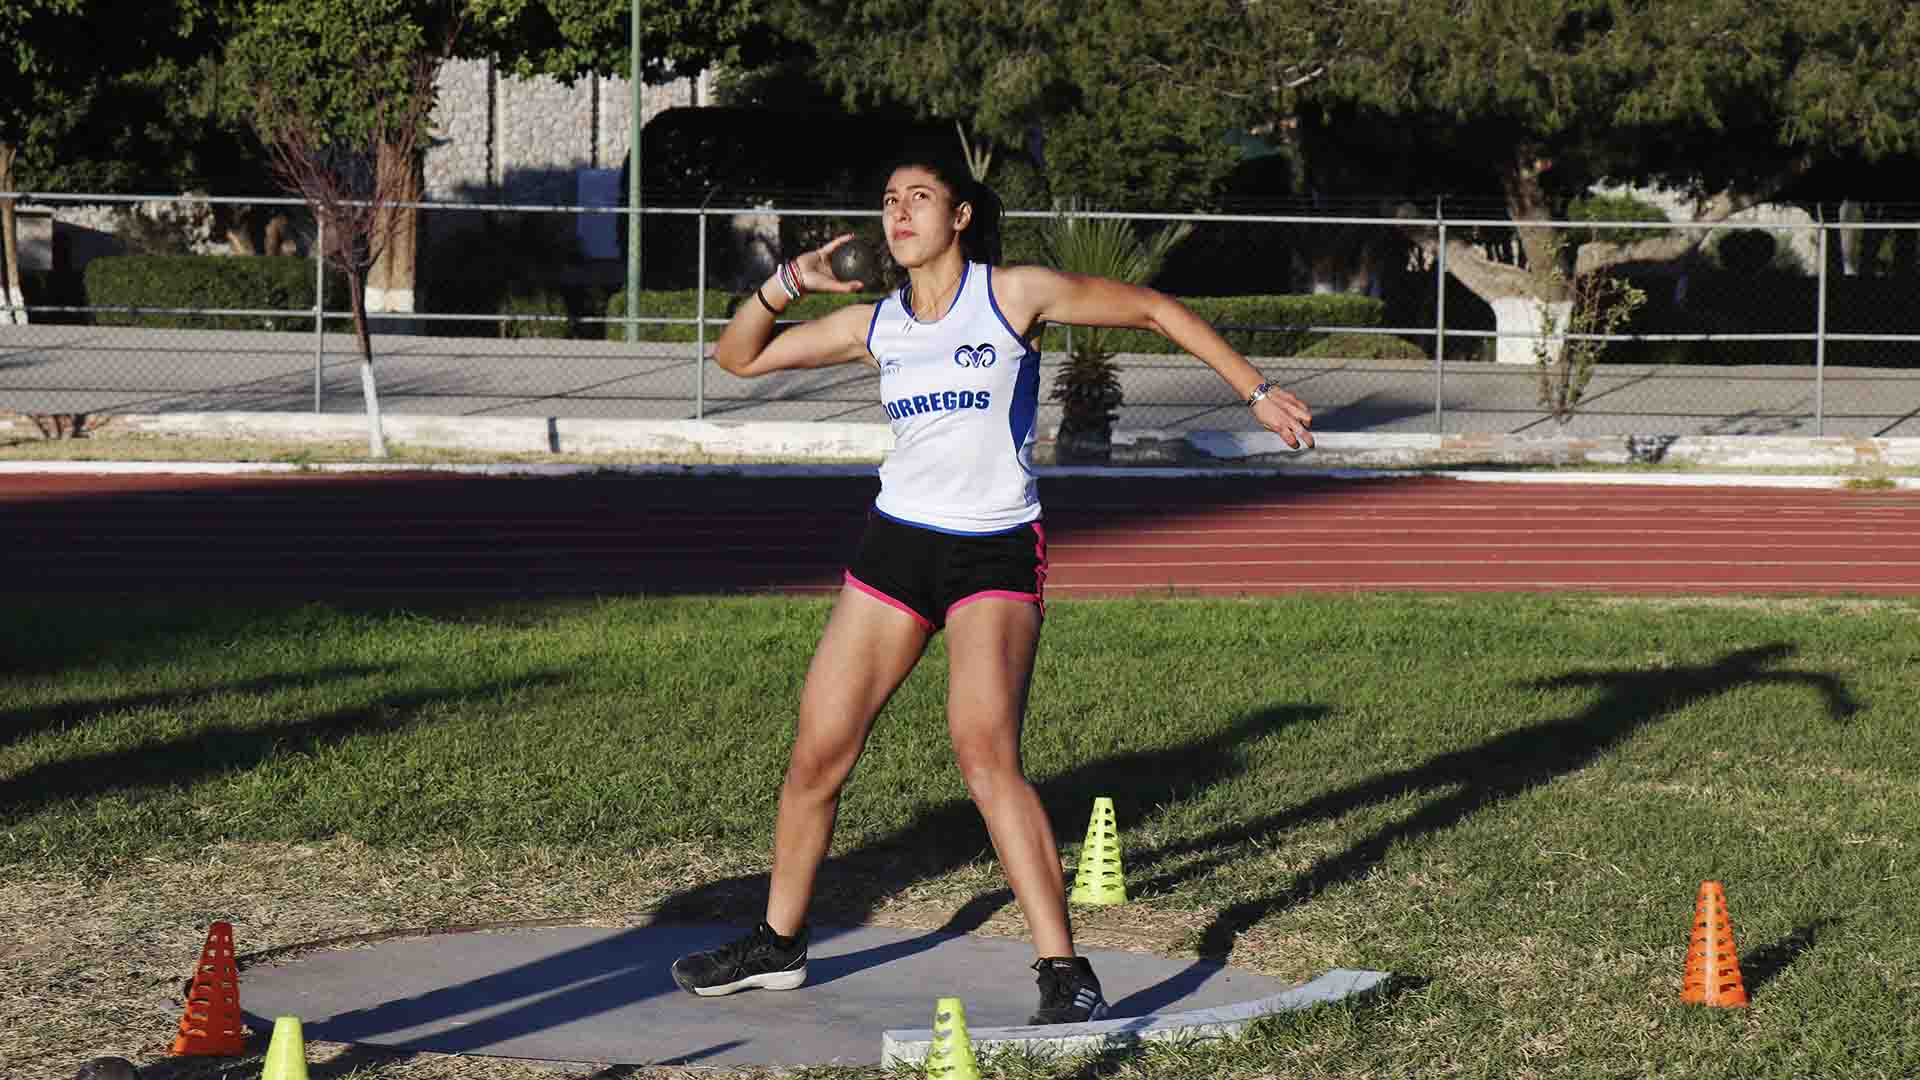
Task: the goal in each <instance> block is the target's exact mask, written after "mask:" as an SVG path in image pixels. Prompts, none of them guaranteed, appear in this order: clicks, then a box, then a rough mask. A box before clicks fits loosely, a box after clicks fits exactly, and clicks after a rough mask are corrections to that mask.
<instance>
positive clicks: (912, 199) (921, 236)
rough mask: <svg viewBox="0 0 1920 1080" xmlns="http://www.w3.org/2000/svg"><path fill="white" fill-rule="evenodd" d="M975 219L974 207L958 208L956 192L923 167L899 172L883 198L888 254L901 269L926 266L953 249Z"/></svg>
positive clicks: (881, 207) (900, 169)
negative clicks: (957, 238)
mask: <svg viewBox="0 0 1920 1080" xmlns="http://www.w3.org/2000/svg"><path fill="white" fill-rule="evenodd" d="M972 216H973V206H972V205H971V204H969V203H961V204H960V205H959V206H955V205H954V202H953V189H952V188H949V187H948V186H947V185H946V183H945V182H944V181H942V180H941V179H940V178H939V177H937V176H935V175H934V174H933V172H932V171H931V170H929V169H926V168H923V167H921V166H919V165H907V166H904V167H902V168H898V169H895V170H894V171H893V175H892V176H891V177H889V178H888V179H887V190H886V191H885V192H884V193H882V194H881V196H880V222H881V225H882V226H883V227H884V228H885V229H886V232H887V250H888V251H890V252H892V253H893V259H894V261H895V262H897V263H899V264H900V265H901V266H904V267H908V268H909V269H911V268H912V267H916V266H924V265H926V264H927V263H928V262H929V261H931V260H932V259H933V258H934V256H936V255H939V254H940V253H941V252H943V251H945V250H947V249H948V248H950V247H952V246H953V245H954V242H955V238H956V237H958V236H959V235H960V230H961V229H963V228H965V227H966V224H967V222H968V221H969V220H971V219H972Z"/></svg>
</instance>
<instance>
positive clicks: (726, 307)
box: [607, 289, 880, 341]
mask: <svg viewBox="0 0 1920 1080" xmlns="http://www.w3.org/2000/svg"><path fill="white" fill-rule="evenodd" d="M698 296H699V293H698V292H696V291H695V290H693V289H673V290H651V289H650V290H647V291H645V292H642V293H641V294H640V309H639V311H637V312H636V313H635V314H637V315H639V316H640V317H641V318H661V319H691V318H693V313H694V310H695V305H696V304H698V303H699V300H698ZM744 299H745V302H746V303H749V304H757V303H759V301H758V300H755V299H754V298H753V294H752V293H748V294H747V295H746V296H745V298H744ZM878 299H880V297H879V295H877V294H862V293H852V294H842V293H814V294H812V295H810V296H803V297H801V298H800V299H799V300H798V301H796V302H794V303H792V304H789V305H787V307H786V310H785V312H784V313H783V314H782V315H781V318H782V319H817V318H819V317H820V316H822V315H825V314H828V313H829V312H833V311H838V310H839V309H841V308H843V307H846V306H848V305H849V304H871V303H873V302H874V301H875V300H878ZM741 301H742V298H741V297H738V296H734V295H733V294H731V293H727V292H723V291H721V290H719V289H708V290H707V319H708V322H707V340H708V341H712V340H713V339H714V338H717V337H719V336H720V328H721V327H723V326H725V325H726V324H727V320H728V319H731V318H732V317H733V310H734V308H735V306H736V305H738V304H739V303H740V302H741ZM626 317H627V294H626V291H625V290H622V291H620V292H617V293H614V294H613V296H612V297H610V298H609V299H608V300H607V318H609V319H624V318H626ZM638 329H639V335H638V336H639V339H640V340H641V341H692V340H693V339H694V330H695V327H694V326H693V324H692V323H641V324H640V326H639V328H638ZM607 340H608V341H625V340H627V328H626V325H625V324H624V323H617V322H612V323H608V324H607Z"/></svg>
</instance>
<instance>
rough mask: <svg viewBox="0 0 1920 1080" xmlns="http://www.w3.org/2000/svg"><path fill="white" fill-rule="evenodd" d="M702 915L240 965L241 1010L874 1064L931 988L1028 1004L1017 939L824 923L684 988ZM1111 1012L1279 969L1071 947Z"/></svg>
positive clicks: (972, 1014) (335, 1028)
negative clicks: (800, 967)
mask: <svg viewBox="0 0 1920 1080" xmlns="http://www.w3.org/2000/svg"><path fill="white" fill-rule="evenodd" d="M740 932H741V931H740V929H739V928H735V927H729V926H719V925H713V924H684V923H679V924H659V925H654V926H645V927H635V928H631V929H624V930H608V929H595V928H588V927H567V928H556V929H540V930H521V931H510V932H499V933H475V934H440V935H433V936H428V937H419V938H402V939H394V940H389V941H384V942H380V943H378V944H375V945H370V946H362V947H355V948H346V949H330V950H322V951H317V952H312V953H308V954H305V955H303V956H299V957H296V958H293V959H290V960H287V961H284V962H280V963H267V964H256V965H250V966H249V967H247V969H246V970H245V971H243V972H242V973H241V976H240V1003H241V1006H242V1008H243V1010H244V1011H245V1013H246V1017H247V1024H248V1026H250V1027H251V1028H253V1029H254V1030H255V1031H257V1032H265V1031H270V1030H272V1028H273V1018H274V1017H276V1016H298V1017H300V1019H301V1021H302V1026H303V1028H304V1030H305V1033H306V1036H307V1038H309V1039H314V1040H321V1041H327V1042H346V1043H364V1044H372V1045H377V1046H384V1047H393V1048H401V1049H408V1050H422V1051H432V1052H436V1053H453V1054H481V1055H496V1056H505V1057H523V1058H538V1059H545V1060H554V1061H591V1062H607V1063H620V1064H702V1065H828V1064H843V1065H862V1064H878V1063H879V1061H880V1058H881V1049H882V1047H881V1042H882V1034H883V1033H884V1032H886V1031H888V1030H889V1029H905V1028H924V1027H927V1026H928V1025H929V1024H930V1022H931V1020H932V1017H933V1007H934V1002H935V1000H936V999H938V998H941V997H957V998H960V999H961V1000H962V1002H964V1003H965V1005H966V1009H967V1018H968V1024H969V1026H970V1027H973V1028H991V1027H1007V1026H1014V1025H1019V1024H1023V1023H1025V1022H1026V1019H1027V1016H1028V1014H1029V1013H1030V1012H1031V1011H1032V1009H1033V1006H1034V1004H1035V1002H1036V1000H1037V992H1036V990H1035V988H1034V984H1033V980H1034V974H1033V972H1032V971H1030V970H1028V968H1027V966H1028V965H1029V964H1030V963H1032V959H1033V954H1032V948H1031V946H1030V945H1028V944H1027V943H1026V942H1023V941H1010V940H1005V939H1000V938H985V937H973V936H968V935H961V934H940V933H927V932H921V931H913V930H891V929H885V928H881V927H860V928H854V929H842V928H831V927H820V928H816V929H815V936H814V941H813V945H812V948H811V950H810V956H809V960H808V981H807V985H806V986H804V987H802V988H800V989H799V990H794V991H788V992H784V993H781V992H773V991H765V990H754V991H747V992H744V993H739V994H734V995H731V996H728V997H723V998H697V997H694V996H693V995H691V994H686V993H683V992H681V991H680V990H679V989H678V988H676V987H675V986H674V985H673V981H672V979H671V977H670V976H669V975H668V966H669V965H670V964H671V963H672V962H673V959H674V958H675V957H677V956H679V955H681V954H682V953H686V952H690V951H694V950H698V949H706V948H712V947H713V946H715V945H719V944H721V943H722V942H725V941H728V940H730V939H732V938H733V937H735V936H737V935H738V934H739V933H740ZM1083 951H1084V952H1085V953H1086V954H1087V955H1088V956H1089V957H1090V958H1091V959H1092V961H1093V965H1094V970H1095V971H1096V972H1098V974H1099V975H1100V981H1101V983H1102V986H1103V988H1104V989H1105V991H1106V996H1107V1000H1108V1001H1110V1002H1112V1003H1113V1008H1114V1012H1113V1015H1114V1016H1115V1017H1139V1016H1148V1015H1153V1014H1158V1013H1167V1012H1182V1011H1187V1010H1192V1009H1205V1008H1212V1007H1216V1006H1222V1005H1231V1004H1237V1003H1242V1002H1248V1001H1252V1000H1254V999H1258V998H1263V997H1267V996H1270V995H1273V994H1277V993H1279V992H1281V991H1283V990H1286V989H1288V988H1289V987H1290V986H1291V984H1290V983H1287V982H1285V981H1283V980H1279V979H1273V978H1268V977H1266V976H1262V975H1256V974H1254V973H1252V972H1248V971H1243V970H1239V969H1235V968H1229V967H1223V966H1221V965H1219V964H1213V963H1205V962H1201V961H1197V960H1182V959H1175V958H1171V957H1163V956H1154V955H1151V954H1147V953H1137V952H1120V951H1113V950H1097V949H1095V950H1083Z"/></svg>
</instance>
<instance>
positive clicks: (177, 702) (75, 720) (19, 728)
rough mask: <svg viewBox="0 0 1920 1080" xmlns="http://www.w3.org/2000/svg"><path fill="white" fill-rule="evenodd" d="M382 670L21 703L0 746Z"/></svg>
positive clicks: (4, 717)
mask: <svg viewBox="0 0 1920 1080" xmlns="http://www.w3.org/2000/svg"><path fill="white" fill-rule="evenodd" d="M381 671H382V669H380V668H374V667H365V666H359V665H345V666H341V667H330V668H321V669H319V670H317V671H301V672H290V673H288V674H284V675H263V676H261V677H260V678H257V679H246V680H243V681H241V682H235V683H226V684H223V685H220V686H200V687H194V688H192V689H182V690H165V691H160V692H157V693H152V694H129V695H126V696H125V697H112V698H100V699H97V700H93V701H59V702H54V703H53V704H50V705H35V706H32V707H29V708H25V709H15V710H13V711H12V712H0V749H4V748H6V747H8V746H11V745H13V744H14V743H17V742H24V741H25V740H27V739H28V738H31V737H32V736H34V735H38V734H40V733H41V732H43V731H53V730H60V729H66V728H71V727H76V726H79V725H81V724H89V723H92V722H93V721H94V720H96V719H99V718H100V717H102V716H105V715H106V714H108V713H115V712H127V711H130V710H135V709H178V708H181V707H184V706H187V705H192V704H196V703H199V702H204V701H208V700H210V699H212V698H216V697H220V696H222V695H226V694H273V693H278V692H280V691H282V690H289V689H295V688H300V689H305V688H308V687H313V686H318V685H320V684H322V683H329V682H339V681H344V680H347V679H364V678H367V677H369V676H372V675H378V674H381Z"/></svg>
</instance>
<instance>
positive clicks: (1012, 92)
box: [773, 0, 1236, 207]
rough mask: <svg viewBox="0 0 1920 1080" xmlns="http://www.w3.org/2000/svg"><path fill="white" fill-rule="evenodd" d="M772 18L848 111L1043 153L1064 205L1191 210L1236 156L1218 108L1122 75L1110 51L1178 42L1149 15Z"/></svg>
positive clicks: (906, 1)
mask: <svg viewBox="0 0 1920 1080" xmlns="http://www.w3.org/2000/svg"><path fill="white" fill-rule="evenodd" d="M773 17H774V19H775V20H776V23H777V25H778V26H779V27H780V29H781V30H782V31H784V32H786V33H787V34H789V35H790V36H792V37H793V38H795V39H796V40H799V41H802V42H804V43H805V44H806V45H808V46H809V47H811V48H812V49H813V50H814V52H815V54H816V55H817V57H818V60H817V71H818V73H819V75H820V77H821V78H822V79H824V80H825V81H826V82H827V83H828V84H830V85H832V86H834V87H837V88H838V89H840V91H841V92H842V94H843V96H844V99H845V102H846V104H847V105H848V106H850V107H863V106H871V105H895V104H897V105H904V106H907V107H909V108H911V109H913V110H914V111H916V112H917V113H919V114H920V115H922V116H925V117H928V118H932V119H939V120H944V121H949V122H951V121H959V122H960V123H961V124H962V125H963V126H964V129H965V131H966V133H967V135H966V136H965V140H964V141H965V142H966V143H967V149H968V150H969V151H970V152H972V153H976V154H977V153H982V152H985V150H990V149H991V148H993V147H999V148H1002V149H1004V150H1010V151H1012V152H1014V153H1020V152H1024V151H1026V150H1027V149H1028V147H1029V146H1030V145H1035V144H1037V145H1038V146H1040V147H1041V153H1040V155H1039V156H1040V159H1041V163H1042V164H1043V166H1044V170H1045V173H1046V177H1047V180H1048V184H1049V187H1050V188H1051V190H1052V193H1053V195H1054V196H1056V197H1065V198H1078V199H1079V200H1080V201H1082V202H1083V203H1085V204H1089V205H1095V206H1123V205H1141V204H1147V205H1162V206H1165V205H1178V206H1183V207H1191V206H1193V205H1196V204H1198V203H1201V202H1204V201H1205V200H1206V199H1207V198H1208V197H1210V196H1211V194H1212V192H1213V187H1214V185H1215V183H1216V182H1217V181H1218V180H1219V179H1220V177H1221V176H1223V175H1224V174H1225V173H1226V171H1227V169H1229V168H1231V166H1232V164H1233V162H1234V160H1235V157H1236V151H1235V150H1234V148H1233V146H1232V145H1231V144H1230V143H1229V142H1228V141H1227V136H1228V135H1229V134H1230V132H1229V129H1228V127H1227V118H1228V114H1227V112H1226V111H1225V110H1224V109H1223V108H1220V107H1217V106H1216V105H1215V103H1213V102H1210V101H1208V100H1207V99H1206V98H1205V97H1204V95H1203V94H1201V93H1199V92H1197V91H1192V90H1184V91H1179V92H1177V94H1176V92H1175V91H1172V90H1170V89H1169V86H1168V84H1167V83H1166V81H1165V80H1164V79H1163V78H1161V77H1160V76H1159V75H1158V73H1156V72H1153V71H1151V70H1149V69H1148V68H1145V67H1143V66H1140V65H1135V64H1130V63H1125V62H1120V63H1116V56H1117V55H1119V54H1117V53H1116V51H1115V42H1124V43H1125V47H1126V48H1128V49H1152V48H1154V47H1156V46H1157V45H1163V44H1166V43H1167V42H1168V41H1169V40H1170V39H1171V37H1172V36H1173V35H1177V34H1179V33H1180V32H1181V31H1182V29H1183V28H1182V27H1180V26H1178V25H1176V24H1171V23H1168V22H1166V21H1165V20H1163V19H1161V18H1160V17H1159V14H1158V12H1157V11H1156V10H1154V9H1153V7H1152V6H1151V5H1143V4H1139V3H1129V2H1124V0H1089V2H1087V3H1082V4H1074V5H1062V4H1046V3H1019V2H1014V0H991V2H981V0H825V2H799V0H788V2H786V3H783V4H780V5H777V6H776V7H775V9H774V15H773ZM876 41H880V42H885V46H884V47H879V48H876V47H875V46H874V44H873V43H874V42H876ZM1170 94H1172V95H1175V96H1181V97H1182V98H1183V100H1180V101H1178V102H1175V101H1170V100H1169V96H1170ZM976 144H985V148H984V149H983V148H982V147H981V146H979V145H976Z"/></svg>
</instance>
